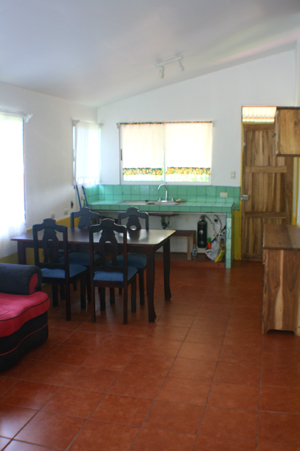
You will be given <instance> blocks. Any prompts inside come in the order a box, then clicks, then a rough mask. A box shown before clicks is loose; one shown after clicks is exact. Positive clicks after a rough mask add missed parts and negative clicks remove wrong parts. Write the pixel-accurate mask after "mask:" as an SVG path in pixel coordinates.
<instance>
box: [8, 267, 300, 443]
mask: <svg viewBox="0 0 300 451" xmlns="http://www.w3.org/2000/svg"><path fill="white" fill-rule="evenodd" d="M262 278H263V265H262V264H261V263H259V262H235V263H234V266H233V268H232V269H231V270H225V269H223V268H220V269H215V268H213V269H212V268H205V267H201V266H200V265H197V264H194V263H193V262H185V263H180V262H178V261H177V262H174V263H173V264H172V268H171V287H172V301H171V303H167V304H166V303H165V301H164V299H163V280H162V263H161V261H157V270H156V288H155V299H156V300H155V307H156V313H157V321H156V323H155V324H149V323H148V320H147V306H144V307H140V306H138V308H137V312H136V313H135V314H131V313H129V324H128V325H126V326H124V325H122V308H121V302H120V298H118V296H117V300H116V304H115V305H114V306H111V305H110V304H109V301H108V302H107V309H106V312H104V313H103V312H102V313H101V315H100V312H99V310H98V312H97V322H96V323H95V324H93V323H91V319H90V312H89V307H88V308H87V311H81V310H80V303H79V300H78V297H79V290H78V291H76V292H73V293H72V321H71V322H66V321H65V318H64V315H65V312H64V306H63V305H62V306H61V307H58V308H51V309H50V311H49V339H48V341H47V342H46V343H44V344H43V345H42V346H40V347H38V348H36V349H34V350H33V351H31V352H30V353H28V354H27V355H26V356H24V358H23V359H22V360H21V361H20V362H19V364H18V365H16V366H15V367H14V368H12V369H10V370H8V371H6V372H3V373H1V374H0V449H5V450H7V451H42V450H44V451H46V450H70V451H76V450H78V451H85V450H88V451H93V450H97V451H98V450H100V449H101V450H105V451H110V450H114V451H118V450H120V451H126V450H132V451H160V450H161V451H168V450H172V451H177V450H178V451H192V450H193V451H202V450H203V451H204V450H205V451H214V450H218V451H232V450H233V451H300V338H299V337H295V336H293V335H292V334H288V333H270V334H268V335H265V336H262V335H261V305H262ZM45 289H47V290H48V289H49V288H48V287H46V288H45Z"/></svg>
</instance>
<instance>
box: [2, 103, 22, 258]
mask: <svg viewBox="0 0 300 451" xmlns="http://www.w3.org/2000/svg"><path fill="white" fill-rule="evenodd" d="M0 192H1V212H2V218H1V221H0V258H2V257H7V256H8V255H10V254H12V253H14V252H16V243H14V242H13V241H11V238H12V237H13V236H16V235H19V234H20V233H22V232H24V231H25V205H24V204H25V199H24V154H23V117H22V116H17V115H13V114H7V113H2V112H0Z"/></svg>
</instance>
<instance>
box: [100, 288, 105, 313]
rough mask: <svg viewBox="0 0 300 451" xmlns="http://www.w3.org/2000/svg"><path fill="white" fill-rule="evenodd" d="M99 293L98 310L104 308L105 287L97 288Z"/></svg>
mask: <svg viewBox="0 0 300 451" xmlns="http://www.w3.org/2000/svg"><path fill="white" fill-rule="evenodd" d="M99 294H100V310H101V311H103V310H105V307H106V306H105V288H104V287H100V289H99Z"/></svg>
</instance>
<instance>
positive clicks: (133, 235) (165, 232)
mask: <svg viewBox="0 0 300 451" xmlns="http://www.w3.org/2000/svg"><path fill="white" fill-rule="evenodd" d="M175 232H176V230H169V229H162V230H160V229H150V230H148V231H147V230H145V229H141V230H139V231H137V232H130V233H129V232H128V233H127V244H128V245H129V246H130V245H134V246H156V245H158V244H160V243H163V242H164V241H165V240H167V239H169V238H170V237H171V236H172V235H174V234H175ZM97 235H98V234H95V237H94V239H95V241H96V240H97ZM116 238H117V241H118V242H119V243H121V242H122V237H121V235H119V234H118V233H116ZM98 239H99V237H98ZM12 240H13V241H23V242H33V235H32V232H26V233H22V234H21V235H18V236H15V237H13V238H12ZM68 242H69V243H70V244H76V243H81V244H84V243H86V244H87V243H88V242H89V232H88V229H79V228H78V227H74V229H72V228H71V227H68Z"/></svg>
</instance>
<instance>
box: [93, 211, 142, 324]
mask: <svg viewBox="0 0 300 451" xmlns="http://www.w3.org/2000/svg"><path fill="white" fill-rule="evenodd" d="M99 233H100V237H99V239H97V237H96V241H95V235H96V234H99ZM116 234H119V236H120V237H122V243H123V249H122V257H123V259H122V265H121V264H120V263H119V261H118V255H119V246H118V241H117V239H116ZM89 243H90V291H91V307H92V320H93V321H94V322H95V321H96V309H95V287H98V288H99V294H100V309H101V310H105V307H106V306H105V288H106V287H108V288H110V293H111V296H112V293H113V292H114V289H115V288H122V289H123V323H124V324H127V298H128V286H129V285H131V311H133V312H135V311H136V274H137V268H135V267H132V266H129V265H128V261H127V255H128V254H127V228H126V227H125V226H122V225H119V224H116V223H115V222H114V220H113V219H103V221H101V224H98V225H92V226H90V228H89ZM95 252H96V253H98V254H99V256H100V258H99V260H96V261H95V259H94V254H95Z"/></svg>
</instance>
